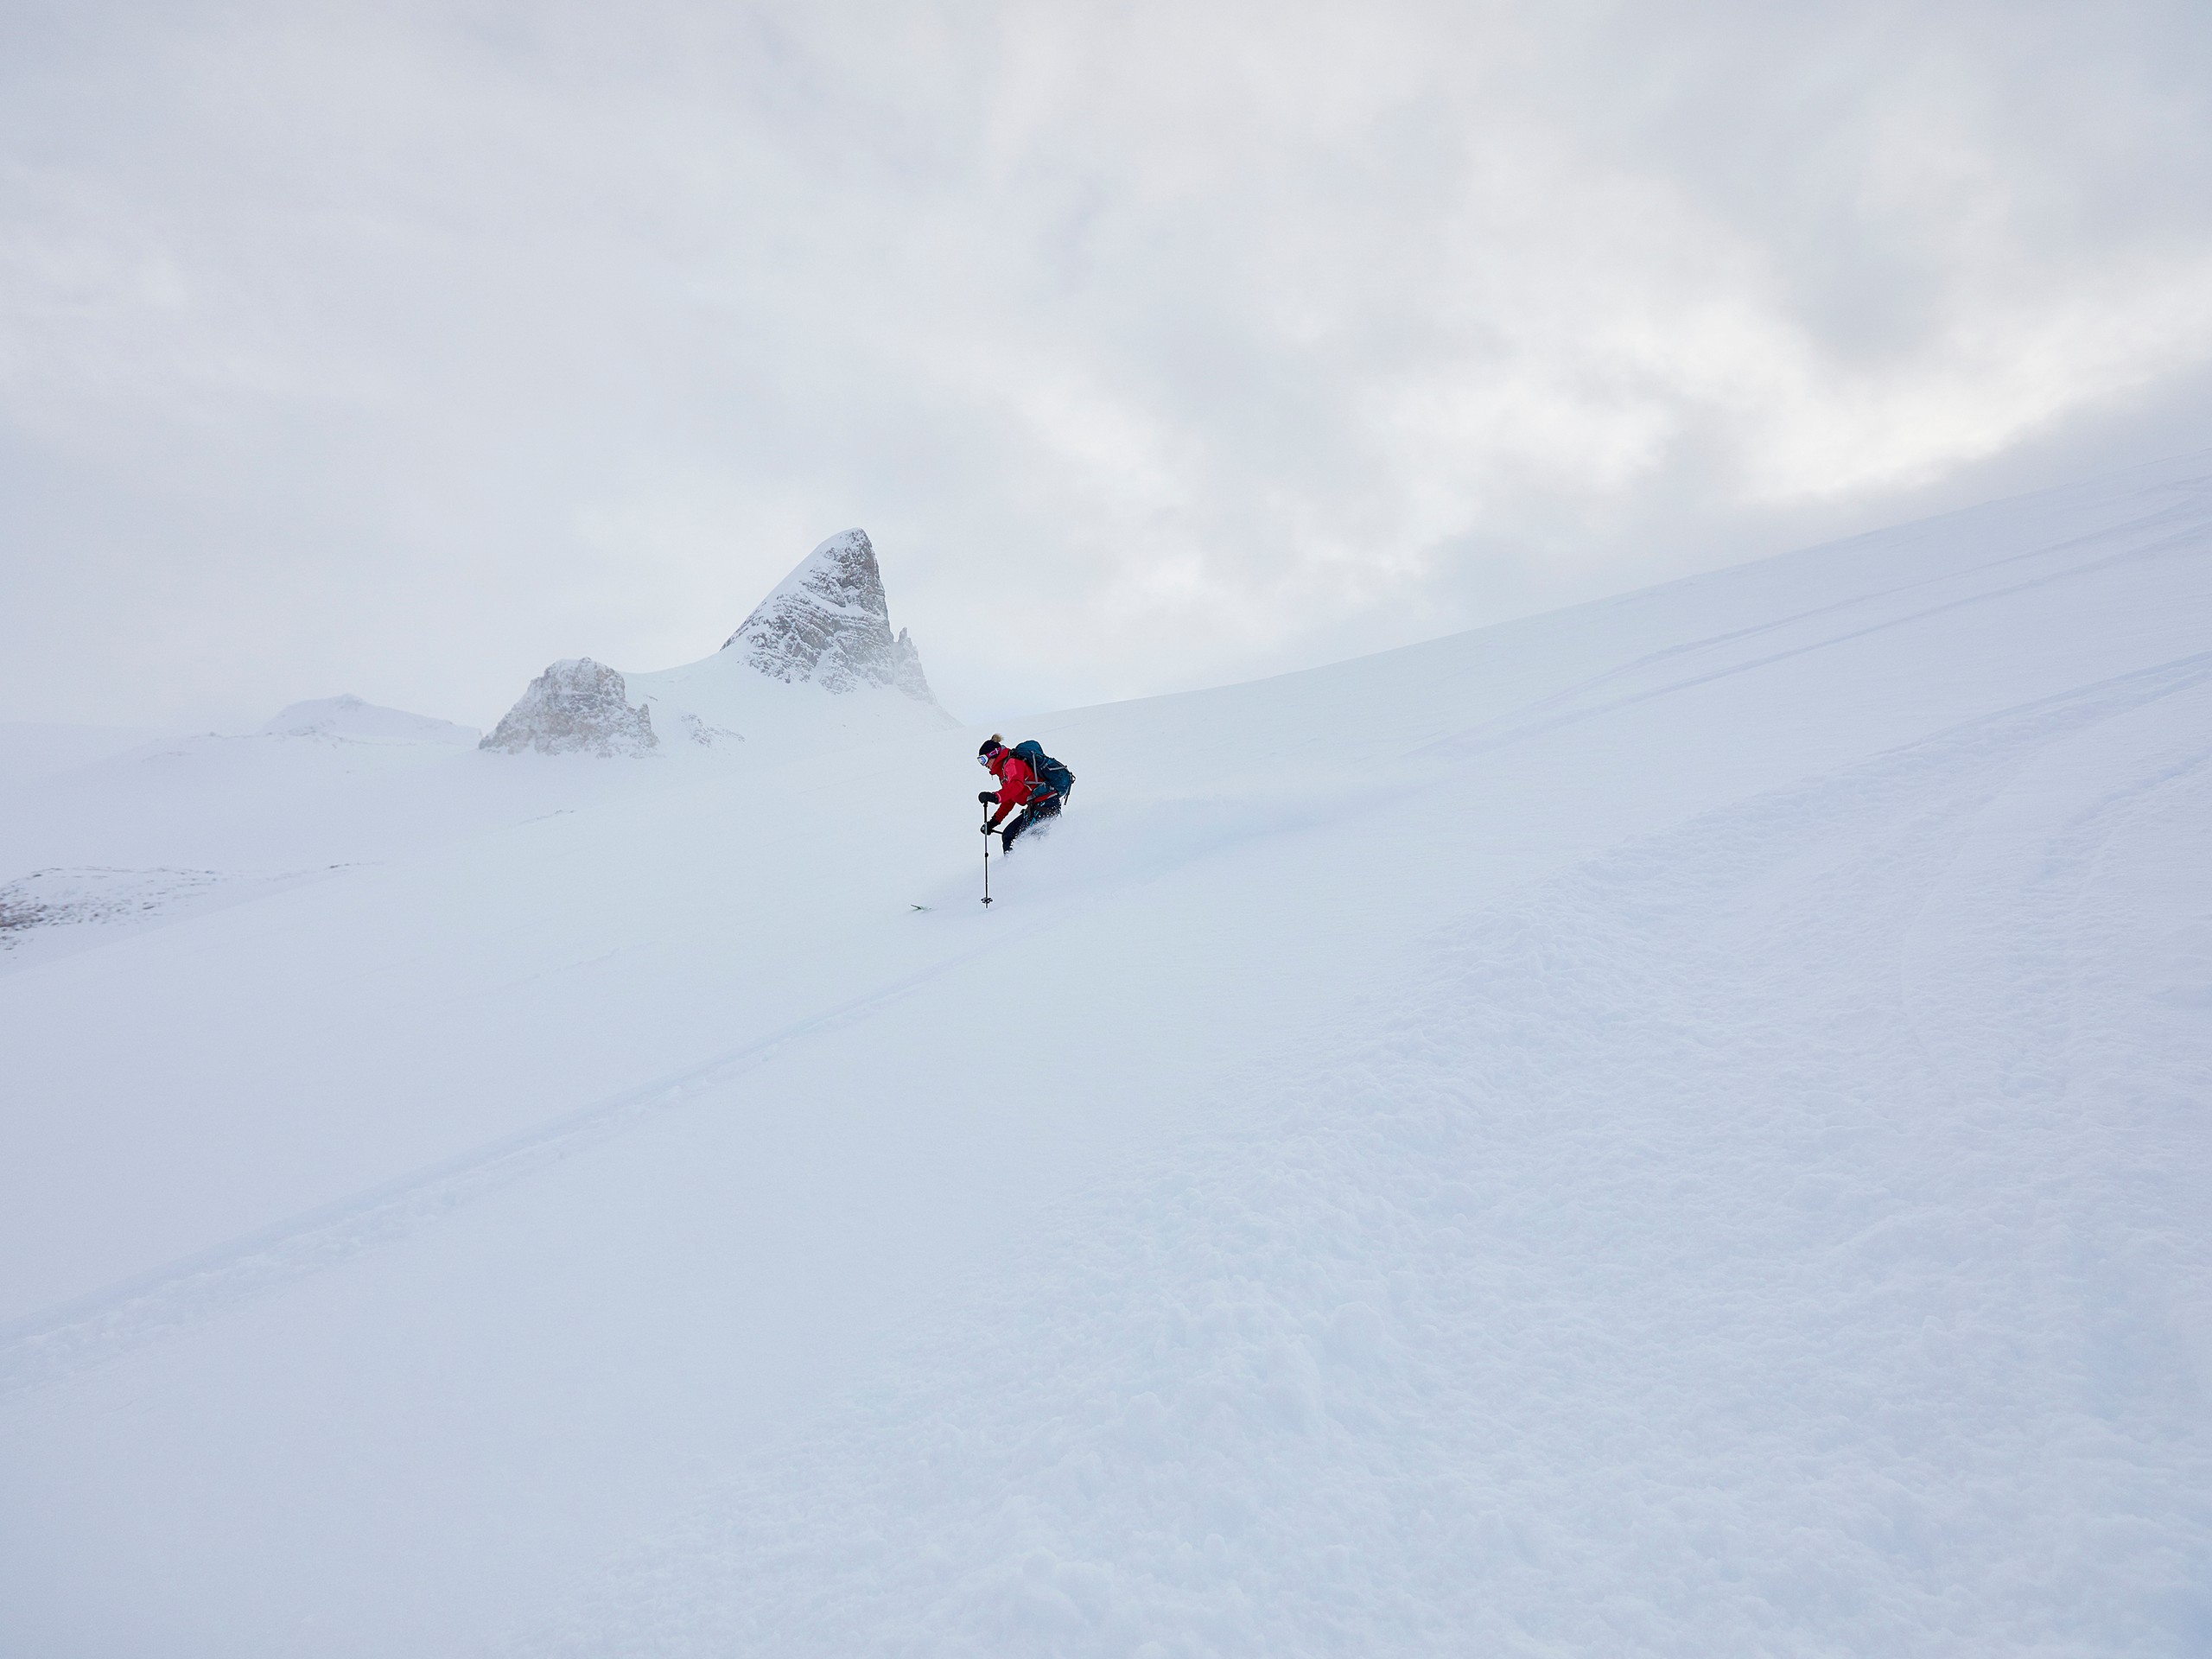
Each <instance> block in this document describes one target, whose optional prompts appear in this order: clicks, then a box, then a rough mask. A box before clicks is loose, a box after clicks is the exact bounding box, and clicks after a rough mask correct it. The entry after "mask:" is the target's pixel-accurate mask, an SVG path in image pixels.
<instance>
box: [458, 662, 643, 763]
mask: <svg viewBox="0 0 2212 1659" xmlns="http://www.w3.org/2000/svg"><path fill="white" fill-rule="evenodd" d="M477 747H479V748H484V749H504V750H505V751H506V752H507V753H510V754H521V753H524V752H525V751H526V750H531V749H535V750H536V751H537V753H540V754H599V755H616V754H629V755H639V754H648V753H652V751H653V750H654V749H656V748H658V747H660V739H659V738H658V737H657V736H655V735H654V734H653V718H652V714H651V713H650V712H649V711H648V710H646V709H643V708H636V709H633V708H632V707H631V706H630V698H629V687H628V686H627V684H626V683H625V682H624V680H623V678H622V677H621V676H620V674H618V673H616V672H615V671H613V669H611V668H609V667H607V665H606V664H604V663H595V662H594V661H592V659H591V658H588V657H571V658H569V659H568V660H567V661H565V662H559V663H556V664H553V666H552V667H550V668H549V669H547V670H546V671H544V672H543V674H541V675H539V676H538V677H537V678H536V679H534V680H532V681H531V683H530V689H529V690H526V691H524V693H523V694H522V699H521V701H520V702H517V703H516V704H515V706H514V707H513V708H512V709H508V710H507V713H506V717H505V719H504V720H502V721H500V722H499V725H498V726H497V727H496V728H493V732H492V734H491V736H489V737H487V738H486V739H485V740H484V741H482V742H481V743H480V744H478V745H477Z"/></svg>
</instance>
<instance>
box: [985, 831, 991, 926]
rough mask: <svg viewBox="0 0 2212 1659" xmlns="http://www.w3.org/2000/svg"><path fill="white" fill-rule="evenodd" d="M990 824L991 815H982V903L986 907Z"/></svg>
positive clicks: (989, 889)
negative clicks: (983, 831) (983, 832)
mask: <svg viewBox="0 0 2212 1659" xmlns="http://www.w3.org/2000/svg"><path fill="white" fill-rule="evenodd" d="M990 823H991V815H990V814H989V813H988V812H986V813H984V814H983V827H984V830H985V834H984V836H983V902H984V903H985V904H987V905H988V904H989V903H990V902H991V837H990V835H989V833H988V831H989V829H990Z"/></svg>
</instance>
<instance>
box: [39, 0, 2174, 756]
mask: <svg viewBox="0 0 2212 1659" xmlns="http://www.w3.org/2000/svg"><path fill="white" fill-rule="evenodd" d="M2208 65H2212V5H2208V4H2206V3H2205V0H2177V3H2171V4H2156V3H2143V4H2130V3H2126V0H2101V3H2096V4H2063V5H2038V4H2036V3H2033V0H2012V3H2001V4H1996V3H1993V4H1976V3H1972V0H1945V3H1942V4H1939V5H1934V6H1930V5H1929V4H1928V3H1927V0H1910V3H1836V4H1828V5H1793V4H1782V3H1774V0H1763V3H1705V4H1691V3H1681V4H1669V3H1644V4H1624V5H1601V4H1577V3H1572V0H1529V3H1497V4H1484V3H1459V4H1449V5H1425V4H1418V3H1408V4H1397V3H1389V0H1362V3H1358V4H1356V5H1355V4H1348V3H1345V4H1334V5H1325V6H1301V5H1299V4H1296V3H1286V0H1267V3H1255V4H1250V5H1246V4H1226V3H1220V0H1174V3H1159V4H1152V3H1133V4H1115V5H1106V4H1082V3H1070V0H1055V3H1036V4H1029V5H1017V6H988V5H960V4H944V5H935V6H931V5H905V6H896V5H888V4H883V5H860V6H839V5H835V4H822V3H811V4H788V5H751V6H748V5H743V4H734V3H678V0H625V3H623V4H620V5H613V4H606V3H600V4H590V5H583V4H566V3H561V0H533V3H529V4H516V5H504V4H479V3H468V0H445V3H424V0H372V3H362V4H349V3H343V0H339V3H310V4H302V3H300V0H283V3H263V0H233V3H226V4H221V5H204V6H203V5H195V4H193V3H190V0H159V3H147V4H141V5H133V4H124V3H103V0H67V3H60V4H44V3H25V0H0V719H18V720H71V719H75V720H85V721H115V722H124V723H137V724H153V725H160V726H200V727H204V726H214V727H225V726H233V727H234V726H238V725H241V724H246V723H252V722H257V721H259V720H260V719H261V718H263V717H264V716H265V715H268V714H270V713H271V712H273V711H274V710H275V709H277V707H278V706H279V705H281V704H283V703H285V702H291V701H294V700H296V699H297V698H301V697H307V696H327V695H331V694H334V693H336V692H339V691H354V692H358V693H359V694H360V695H362V696H368V697H370V698H372V699H373V700H375V701H377V702H389V703H392V704H396V705H397V706H400V707H403V708H407V709H418V710H421V711H423V712H425V713H429V714H434V715H443V716H446V717H448V718H452V719H458V720H463V721H469V722H471V723H474V724H480V725H481V724H488V723H490V722H491V721H493V720H494V719H496V717H497V716H498V715H499V713H500V711H501V710H502V709H505V706H506V705H507V704H508V703H509V702H512V699H513V698H514V696H516V695H517V694H518V692H519V690H521V688H522V685H523V683H524V682H525V681H526V680H527V679H528V678H529V677H531V675H532V674H534V673H536V672H537V671H538V670H539V669H541V668H542V667H543V665H544V664H546V663H547V662H549V661H551V660H552V659H554V658H560V657H566V656H576V655H590V656H593V657H596V658H600V659H601V661H605V662H609V663H612V664H614V665H615V666H617V667H619V668H624V669H646V668H658V667H664V666H667V665H669V664H674V663H677V662H682V661H686V660H690V659H691V658H697V657H700V656H703V655H705V654H706V653H707V652H710V651H712V650H713V649H714V648H715V646H716V645H719V644H720V643H721V640H722V639H724V638H725V637H726V636H727V635H728V632H730V630H731V628H732V627H734V626H735V625H736V623H737V622H738V621H739V620H741V618H742V617H743V616H744V614H745V613H746V612H747V610H748V609H749V608H750V607H751V606H752V605H753V602H754V601H756V600H757V599H759V598H760V595H761V594H763V593H764V592H765V591H766V589H767V588H768V587H769V586H770V585H772V583H773V582H775V581H776V580H777V579H778V578H779V577H780V576H781V575H783V574H784V572H785V570H786V569H788V568H789V567H790V566H791V564H792V563H795V562H796V561H797V560H798V558H799V557H800V556H802V555H804V553H805V552H806V550H808V549H809V548H810V547H811V546H812V545H813V544H814V543H816V542H817V541H818V540H820V539H821V538H822V537H824V536H827V535H829V534H830V533H832V532H834V531H838V530H841V529H842V528H844V527H846V526H847V525H849V524H861V525H864V526H866V527H867V529H868V531H870V532H871V533H872V534H873V536H874V538H875V543H876V546H877V550H878V551H879V553H880V556H881V558H882V561H883V565H884V572H885V577H886V581H887V586H888V587H889V588H890V593H891V600H892V606H893V618H894V620H896V621H898V622H900V623H903V624H906V625H907V626H911V627H912V630H913V632H914V635H915V638H916V639H917V641H918V643H919V645H920V646H921V649H922V655H923V661H924V663H925V666H926V667H927V669H928V671H929V672H930V674H931V677H932V679H933V681H934V682H935V683H936V684H937V686H938V690H939V693H940V695H941V696H942V697H943V699H944V702H946V703H947V704H948V705H949V706H950V707H951V708H952V709H955V710H956V711H957V712H958V713H961V714H963V715H967V716H969V717H971V718H976V719H985V720H988V719H995V718H997V717H999V716H1000V715H1007V714H1013V713H1018V712H1022V711H1027V710H1035V709H1044V708H1048V707H1052V706H1056V705H1064V704H1066V703H1070V702H1090V701H1096V700H1100V699H1103V698H1108V697H1119V696H1132V695H1139V694H1143V693H1147V692H1154V691H1160V690H1177V689H1182V688H1185V687H1188V686H1192V685H1198V684H1205V683H1217V682H1221V681H1224V680H1230V679H1236V678H1242V677H1249V676H1251V675H1254V674H1257V673H1262V672H1268V671H1275V670H1280V669H1283V668H1290V667H1297V666H1302V665H1305V664H1311V663H1315V662H1319V661H1324V660H1328V659H1330V658H1336V657H1341V656H1345V655H1350V654H1352V653H1354V652H1361V651H1366V650H1372V649H1376V648H1379V647H1382V646H1385V645H1396V644H1402V643H1405V642H1408V641H1411V640H1414V639H1426V638H1430V637H1433V636H1435V635H1437V634H1440V633H1446V632H1452V631H1455V630H1458V629H1460V628H1465V627H1471V626H1478V625H1480V624H1482V623H1484V622H1487V621H1492V620H1499V619H1502V618H1504V617H1507V616H1511V615H1515V614H1521V613H1527V612H1529V611H1530V610H1535V609H1541V608H1548V607H1551V606H1554V605H1558V604H1563V603H1569V602H1572V601H1576V600H1580V599H1584V598H1587V597H1592V596H1594V595H1596V594H1603V593H1608V592H1615V591H1619V590H1622V589H1625V588H1634V587H1639V586H1642V585H1643V584H1645V583H1647V582H1652V581H1656V580H1660V579H1663V578H1665V577H1668V576H1671V575H1681V574H1685V573H1687V572H1688V571H1691V570H1694V569H1704V568H1708V567H1711V566H1713V565H1718V564H1724V563H1734V562H1737V561H1738V560H1741V559H1744V558H1748V557H1751V556H1756V555H1758V554H1760V553H1764V552H1771V551H1778V550H1783V549H1784V548H1787V547H1789V546H1794V545H1798V544H1802V543H1809V542H1813V541H1816V540H1820V539H1823V538H1826V537H1832V536H1835V535H1840V534H1844V533H1848V532H1852V531H1859V530H1863V529H1868V528H1872V527H1874V526H1877V525H1878V524H1884V523H1888V522H1893V521H1895V520H1897V519H1901V518H1910V517H1915V516H1918V515H1920V514H1922V513H1924V512H1929V511H1934V510H1937V509H1940V508H1942V507H1948V506H1953V505H1967V504H1968V503H1969V502H1971V501H1974V500H1978V499H1986V498H1988V497H1991V496H1993V495H1998V494H2002V493H2012V492H2016V491H2018V490H2022V489H2027V488H2033V487H2037V486H2040V485H2042V484H2044V483H2054V482H2060V481H2064V480H2069V479H2071V478H2074V477H2077V476H2081V475H2083V474H2087V473H2090V472H2094V471H2095V470H2098V469H2100V468H2103V467H2110V466H2113V465H2117V464H2122V463H2125V462H2127V461H2133V460H2138V459H2147V458H2150V457H2152V456H2155V455H2158V454H2171V453H2174V452H2177V451H2180V450H2185V449H2192V448H2202V447H2204V446H2206V445H2209V444H2212V123H2209V122H2208V113H2209V112H2212V74H2208V73H2207V67H2208Z"/></svg>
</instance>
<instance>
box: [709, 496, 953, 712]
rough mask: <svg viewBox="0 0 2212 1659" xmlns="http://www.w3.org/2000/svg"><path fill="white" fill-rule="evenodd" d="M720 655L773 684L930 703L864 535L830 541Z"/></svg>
mask: <svg viewBox="0 0 2212 1659" xmlns="http://www.w3.org/2000/svg"><path fill="white" fill-rule="evenodd" d="M722 649H723V650H724V651H736V652H741V653H742V654H743V659H744V661H745V662H746V664H747V665H748V666H749V667H752V668H755V669H758V670H759V671H760V672H761V673H763V674H766V675H767V676H768V677H770V678H772V679H778V680H784V681H787V682H789V683H792V684H803V683H806V682H809V681H811V682H812V683H815V684H817V685H819V686H820V687H822V688H823V690H825V691H834V692H838V693H844V692H848V691H854V690H858V689H859V688H860V687H861V686H863V685H876V686H884V687H889V688H895V689H896V690H900V691H903V692H905V693H906V695H907V696H910V697H913V698H916V699H917V700H918V701H920V702H936V701H937V699H936V698H935V697H934V696H931V693H930V686H929V682H928V681H927V680H926V679H925V678H924V677H922V658H921V653H920V652H918V651H916V650H915V649H914V642H913V641H912V639H909V638H907V636H906V630H904V629H903V628H902V629H900V630H899V632H898V633H897V634H896V635H895V636H894V635H893V633H892V632H891V607H890V603H889V601H887V600H886V599H885V598H884V595H883V575H882V573H881V572H880V571H879V570H878V569H876V564H875V549H874V546H873V545H871V544H870V543H869V541H868V532H867V531H864V530H849V531H843V532H842V534H839V535H836V536H832V537H830V538H829V540H828V541H826V542H824V543H822V545H821V546H819V547H817V548H816V549H815V550H814V551H813V552H811V553H810V554H808V555H807V556H806V557H805V558H804V559H803V560H801V561H800V563H799V565H798V569H795V570H793V571H792V572H791V575H788V576H785V578H784V579H783V581H782V582H779V583H778V584H777V587H776V589H775V591H774V592H773V593H772V594H769V595H768V597H767V598H766V599H764V600H762V601H760V605H759V606H758V607H755V608H754V610H753V614H752V615H750V616H748V617H747V618H746V619H745V621H744V623H743V625H742V626H740V627H739V629H738V630H737V632H735V633H733V634H732V635H730V637H729V639H728V641H727V642H725V643H724V645H723V646H722Z"/></svg>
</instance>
